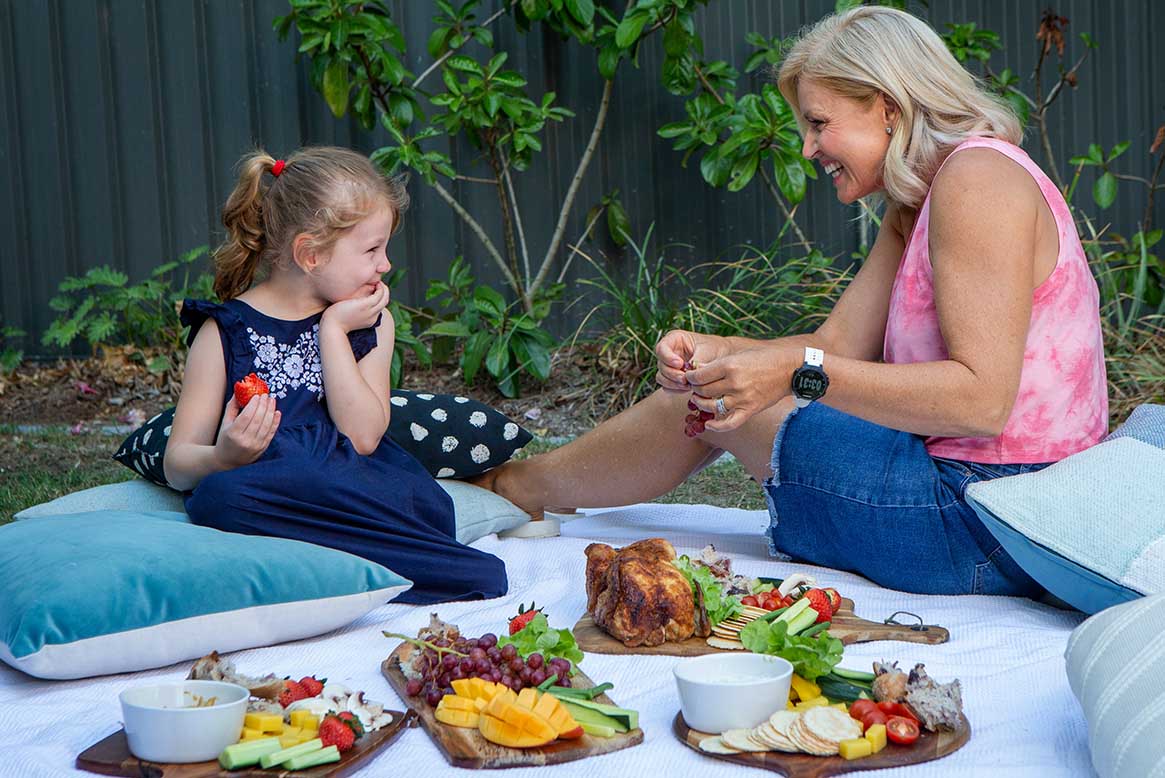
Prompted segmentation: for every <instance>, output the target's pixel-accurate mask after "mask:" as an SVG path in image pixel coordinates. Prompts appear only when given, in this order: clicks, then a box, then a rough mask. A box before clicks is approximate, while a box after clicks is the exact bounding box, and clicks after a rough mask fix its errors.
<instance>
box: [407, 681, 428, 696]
mask: <svg viewBox="0 0 1165 778" xmlns="http://www.w3.org/2000/svg"><path fill="white" fill-rule="evenodd" d="M423 687H424V684H422V683H421V679H420V678H413V679H411V680H410V681H409V682H408V683H406V684H405V695H406V696H408V697H416V696H417V695H418V694H420V693H421V689H422V688H423Z"/></svg>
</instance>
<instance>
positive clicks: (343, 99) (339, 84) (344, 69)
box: [324, 59, 348, 119]
mask: <svg viewBox="0 0 1165 778" xmlns="http://www.w3.org/2000/svg"><path fill="white" fill-rule="evenodd" d="M324 99H325V100H327V102H328V107H329V108H331V109H332V114H333V115H334V116H335V117H336V118H337V119H338V118H340V117H341V116H343V115H344V113H345V112H346V111H347V110H348V64H347V63H346V62H344V61H343V60H339V59H334V60H332V63H331V64H330V65H328V69H327V70H325V71H324Z"/></svg>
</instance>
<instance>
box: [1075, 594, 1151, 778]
mask: <svg viewBox="0 0 1165 778" xmlns="http://www.w3.org/2000/svg"><path fill="white" fill-rule="evenodd" d="M1162 635H1165V595H1161V594H1157V595H1153V596H1151V597H1144V598H1142V599H1140V600H1137V601H1136V602H1130V603H1126V604H1124V605H1118V606H1116V607H1113V608H1109V609H1108V610H1105V611H1102V612H1101V613H1098V614H1096V615H1095V616H1092V617H1091V618H1089V619H1088V620H1087V621H1085V622H1084V623H1083V624H1081V625H1080V626H1079V627H1077V628H1076V629H1075V630H1074V631H1073V632H1072V636H1071V637H1070V638H1069V639H1068V648H1067V650H1066V652H1065V657H1066V659H1067V670H1068V683H1069V684H1070V685H1071V687H1072V692H1073V693H1074V694H1075V695H1076V699H1078V700H1079V701H1080V707H1081V708H1083V710H1084V718H1085V719H1087V720H1088V742H1089V747H1090V749H1091V751H1092V764H1093V766H1094V767H1095V768H1096V772H1098V773H1099V774H1100V775H1101V776H1102V778H1131V777H1132V776H1138V777H1139V778H1165V749H1163V748H1162V741H1163V739H1165V682H1163V681H1162V679H1165V640H1162Z"/></svg>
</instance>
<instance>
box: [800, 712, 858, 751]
mask: <svg viewBox="0 0 1165 778" xmlns="http://www.w3.org/2000/svg"><path fill="white" fill-rule="evenodd" d="M804 719H805V720H804V723H803V726H804V727H805V729H806V730H808V732H809V734H810V735H812V736H814V737H816V738H817V739H818V740H821V741H824V742H826V743H831V744H837V743H840V742H841V741H843V740H850V739H851V738H856V737H861V736H862V725H861V724H859V723H858V722H857V721H856V720H855V719H853V718H851V717H850V715H849V714H848V713H842V712H841V711H840V710H838V709H837V708H829V707H821V708H810V709H809V710H807V711H805V716H804Z"/></svg>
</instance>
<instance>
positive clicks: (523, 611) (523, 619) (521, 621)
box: [510, 603, 542, 635]
mask: <svg viewBox="0 0 1165 778" xmlns="http://www.w3.org/2000/svg"><path fill="white" fill-rule="evenodd" d="M541 612H542V609H541V608H537V609H535V608H534V603H530V607H529V608H528V609H527V608H526V606H525V605H519V606H518V615H517V616H515V617H514V618H512V619H510V634H511V635H513V634H514V633H515V632H520V631H521V630H523V629H525V627H526V625H527V624H529V623H530V622H531V621H533V620H534V617H535V616H537V615H538V614H539V613H541Z"/></svg>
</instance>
